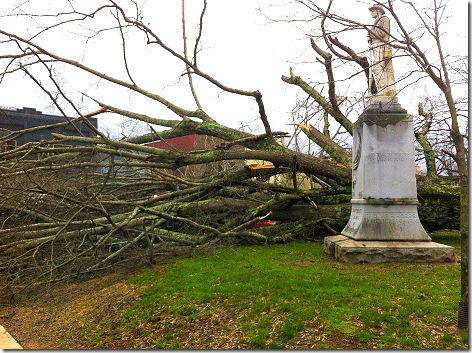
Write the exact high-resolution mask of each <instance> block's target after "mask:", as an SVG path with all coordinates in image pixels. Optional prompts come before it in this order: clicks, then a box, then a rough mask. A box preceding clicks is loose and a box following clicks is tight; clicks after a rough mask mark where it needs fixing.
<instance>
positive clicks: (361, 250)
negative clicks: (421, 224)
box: [324, 235, 456, 263]
mask: <svg viewBox="0 0 472 353" xmlns="http://www.w3.org/2000/svg"><path fill="white" fill-rule="evenodd" d="M341 237H342V236H339V235H337V236H332V237H326V238H325V239H324V249H325V253H326V254H328V255H330V256H331V257H333V258H334V259H336V260H337V261H340V262H347V263H386V262H414V263H415V262H421V263H434V262H436V263H437V262H440V263H443V262H454V261H456V256H455V253H454V248H453V247H451V246H447V245H443V244H439V243H434V242H431V241H429V242H406V241H388V242H387V241H356V240H353V239H349V238H348V237H344V238H341Z"/></svg>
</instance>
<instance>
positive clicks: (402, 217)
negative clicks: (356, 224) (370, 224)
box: [364, 212, 418, 223]
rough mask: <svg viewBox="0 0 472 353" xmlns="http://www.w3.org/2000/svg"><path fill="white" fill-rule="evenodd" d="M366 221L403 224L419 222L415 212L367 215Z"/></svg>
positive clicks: (365, 216) (365, 215)
mask: <svg viewBox="0 0 472 353" xmlns="http://www.w3.org/2000/svg"><path fill="white" fill-rule="evenodd" d="M364 219H365V220H369V221H374V222H389V221H400V222H401V223H411V222H415V221H417V219H418V217H417V215H416V214H415V212H398V213H388V212H385V213H365V214H364Z"/></svg>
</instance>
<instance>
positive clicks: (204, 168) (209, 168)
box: [145, 134, 244, 178]
mask: <svg viewBox="0 0 472 353" xmlns="http://www.w3.org/2000/svg"><path fill="white" fill-rule="evenodd" d="M223 142H224V140H222V139H220V138H218V137H213V136H208V135H196V134H192V135H185V136H179V137H173V138H169V139H166V140H165V142H164V141H154V142H150V143H146V144H145V146H148V147H155V148H159V149H163V150H171V151H176V152H189V151H206V150H213V149H215V147H216V146H218V145H220V144H221V143H223ZM240 148H241V147H239V146H233V147H231V149H240ZM243 165H244V161H217V162H210V163H205V164H199V165H190V166H187V167H181V168H179V169H177V170H175V171H174V173H175V174H177V175H184V176H186V177H193V178H200V177H205V176H209V175H211V174H213V173H216V172H221V171H225V170H228V169H231V168H234V167H236V166H239V167H242V166H243Z"/></svg>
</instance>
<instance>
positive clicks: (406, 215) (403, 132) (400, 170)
mask: <svg viewBox="0 0 472 353" xmlns="http://www.w3.org/2000/svg"><path fill="white" fill-rule="evenodd" d="M369 103H370V104H369V105H368V106H367V107H366V109H365V110H364V112H363V113H362V114H361V116H360V117H359V119H358V121H357V122H356V123H355V124H354V133H353V154H352V156H353V157H352V158H353V163H352V199H351V204H352V209H351V217H350V219H349V222H348V224H347V225H346V227H345V228H344V230H343V231H342V232H341V236H334V237H327V238H325V250H326V252H327V254H329V255H330V256H333V257H334V258H335V259H337V260H339V261H342V262H371V263H379V262H448V261H454V259H455V257H454V249H453V248H452V247H450V246H445V245H441V244H437V243H433V242H431V238H430V237H429V235H428V234H427V233H426V231H425V230H424V228H423V226H422V225H421V222H420V220H419V217H418V210H417V205H418V200H417V194H416V177H415V160H414V151H415V150H414V148H415V147H414V132H413V121H412V119H411V118H410V117H409V116H408V114H407V112H406V110H404V109H403V108H402V107H401V105H400V104H398V103H397V102H396V100H395V99H392V98H391V97H388V99H386V98H385V97H373V98H371V100H370V101H369Z"/></svg>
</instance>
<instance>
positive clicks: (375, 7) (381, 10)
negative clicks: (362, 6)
mask: <svg viewBox="0 0 472 353" xmlns="http://www.w3.org/2000/svg"><path fill="white" fill-rule="evenodd" d="M369 10H370V11H374V10H379V11H380V12H382V15H384V14H385V10H384V9H383V7H382V6H380V5H374V6H372V7H369Z"/></svg>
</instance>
